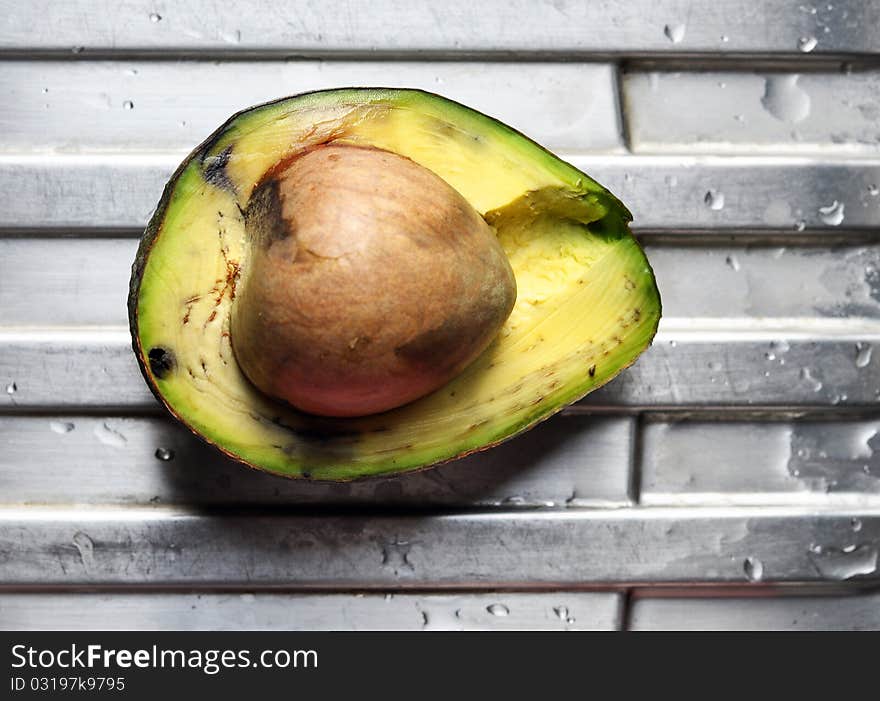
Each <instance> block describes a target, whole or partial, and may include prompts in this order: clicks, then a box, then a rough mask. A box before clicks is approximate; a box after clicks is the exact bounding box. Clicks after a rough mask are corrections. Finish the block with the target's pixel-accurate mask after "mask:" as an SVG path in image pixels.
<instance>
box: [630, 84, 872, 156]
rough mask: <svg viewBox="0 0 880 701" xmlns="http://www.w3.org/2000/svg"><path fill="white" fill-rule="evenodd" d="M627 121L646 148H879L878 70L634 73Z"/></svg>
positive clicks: (636, 144) (637, 146)
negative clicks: (849, 71)
mask: <svg viewBox="0 0 880 701" xmlns="http://www.w3.org/2000/svg"><path fill="white" fill-rule="evenodd" d="M623 86H624V96H623V97H624V100H625V101H626V110H625V114H626V115H627V127H628V133H629V136H630V140H631V145H632V148H633V150H635V151H642V152H662V151H702V152H712V153H723V152H726V151H734V152H735V151H743V150H744V149H748V150H749V151H750V152H751V153H758V152H762V151H764V152H771V153H780V152H794V153H798V152H810V151H832V152H851V153H854V154H870V155H876V154H877V152H878V151H880V128H878V126H877V123H878V117H880V73H877V72H876V71H865V72H853V73H849V74H844V73H840V72H837V73H804V74H801V75H799V74H797V73H779V72H768V73H761V74H758V73H751V72H741V73H733V72H718V73H714V72H707V73H704V72H699V73H698V72H675V73H672V72H653V73H629V74H627V75H626V77H625V79H624V82H623Z"/></svg>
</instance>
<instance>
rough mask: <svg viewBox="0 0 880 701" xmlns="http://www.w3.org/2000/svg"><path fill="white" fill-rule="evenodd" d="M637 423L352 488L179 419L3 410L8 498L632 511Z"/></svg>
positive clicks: (580, 428) (560, 433) (578, 422)
mask: <svg viewBox="0 0 880 701" xmlns="http://www.w3.org/2000/svg"><path fill="white" fill-rule="evenodd" d="M633 421H634V420H633V419H629V418H618V419H610V418H601V417H586V416H557V417H554V418H552V419H550V420H549V421H547V422H546V423H543V424H541V425H540V426H537V427H535V428H534V429H533V430H532V431H530V432H529V433H527V434H525V435H524V436H522V437H520V438H519V439H517V440H516V441H513V442H510V443H506V444H504V445H501V446H498V447H496V448H494V449H492V450H490V451H488V452H485V453H480V454H475V455H471V456H468V457H466V458H463V459H461V460H458V461H455V462H453V463H449V464H447V465H442V466H440V467H438V468H435V469H433V470H428V471H425V472H419V473H415V474H411V475H407V476H405V477H397V478H388V479H372V480H366V481H361V482H353V483H346V484H332V483H305V482H302V481H292V480H286V479H283V478H280V477H274V476H272V475H268V474H265V473H261V472H257V471H255V470H249V469H247V468H245V467H243V466H241V465H239V464H237V463H235V462H233V461H231V460H228V459H226V458H224V457H223V456H222V455H221V454H220V453H219V452H216V451H213V450H211V449H210V448H209V447H208V446H206V445H205V444H203V443H202V442H201V441H199V440H198V439H197V438H195V437H194V436H193V435H191V434H190V433H189V432H188V431H186V430H185V429H183V428H182V427H180V426H178V425H176V424H174V423H172V422H171V420H170V419H169V420H166V419H154V418H123V417H118V416H108V417H90V416H51V417H44V416H39V417H16V416H7V417H0V445H3V451H2V453H0V502H3V503H5V504H16V503H17V504H36V505H39V504H81V505H87V504H151V503H161V504H181V505H190V506H220V505H226V506H235V505H242V506H243V505H259V504H264V505H272V506H281V505H287V506H297V505H301V506H305V505H311V506H317V505H321V506H325V505H337V506H342V505H347V506H360V507H365V508H376V509H382V508H386V509H387V508H391V507H402V506H406V507H410V508H415V509H430V508H438V507H456V508H475V507H483V508H494V507H499V506H503V507H504V508H506V509H516V508H534V507H546V506H554V505H556V506H563V505H567V506H624V505H627V504H628V503H629V496H628V493H627V490H628V486H629V482H630V479H631V473H630V469H631V467H630V466H631V462H632V456H631V450H632V442H631V436H632V432H633V428H634V426H633Z"/></svg>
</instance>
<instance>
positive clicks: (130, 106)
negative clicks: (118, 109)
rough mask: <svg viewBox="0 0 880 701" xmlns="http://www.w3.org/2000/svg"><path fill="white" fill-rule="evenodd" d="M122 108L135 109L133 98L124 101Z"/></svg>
mask: <svg viewBox="0 0 880 701" xmlns="http://www.w3.org/2000/svg"><path fill="white" fill-rule="evenodd" d="M122 109H124V110H133V109H134V103H133V102H132V101H131V100H126V101H125V102H123V103H122Z"/></svg>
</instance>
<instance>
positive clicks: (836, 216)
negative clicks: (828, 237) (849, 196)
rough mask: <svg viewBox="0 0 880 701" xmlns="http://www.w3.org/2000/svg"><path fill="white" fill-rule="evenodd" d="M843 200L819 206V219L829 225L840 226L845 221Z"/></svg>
mask: <svg viewBox="0 0 880 701" xmlns="http://www.w3.org/2000/svg"><path fill="white" fill-rule="evenodd" d="M843 206H844V205H843V202H838V201H837V200H834V202H832V203H831V204H829V205H828V206H827V207H819V219H821V220H822V223H823V224H826V225H828V226H840V225H841V224H842V223H843Z"/></svg>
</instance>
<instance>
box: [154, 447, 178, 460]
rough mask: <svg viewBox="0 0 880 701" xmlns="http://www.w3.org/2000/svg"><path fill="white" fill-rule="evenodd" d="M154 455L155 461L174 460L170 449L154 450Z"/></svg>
mask: <svg viewBox="0 0 880 701" xmlns="http://www.w3.org/2000/svg"><path fill="white" fill-rule="evenodd" d="M154 454H155V456H156V459H157V460H161V461H162V462H168V461H170V460H174V451H173V450H171V449H170V448H156V452H155V453H154Z"/></svg>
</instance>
